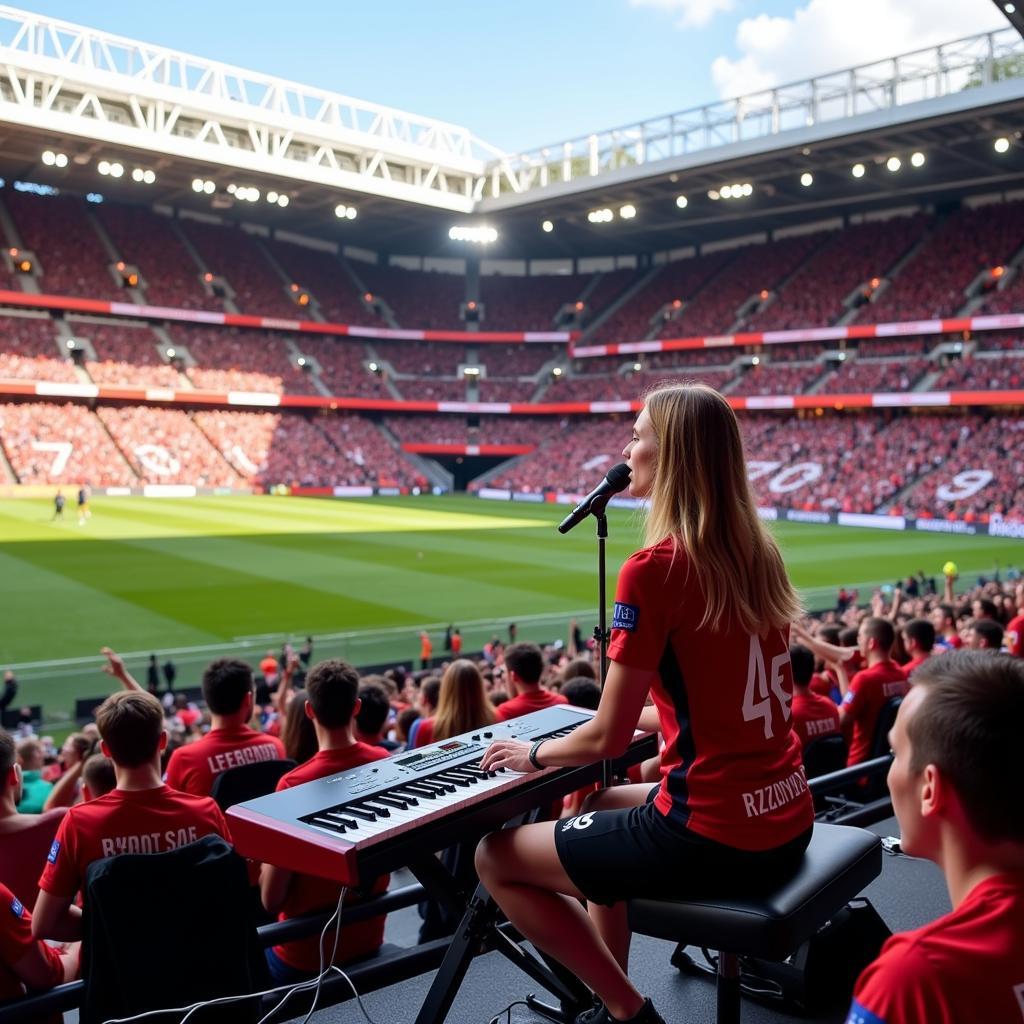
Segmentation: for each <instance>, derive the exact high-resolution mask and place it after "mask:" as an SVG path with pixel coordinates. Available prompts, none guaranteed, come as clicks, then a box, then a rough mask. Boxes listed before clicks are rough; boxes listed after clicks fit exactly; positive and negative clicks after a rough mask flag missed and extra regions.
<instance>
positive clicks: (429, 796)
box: [227, 704, 657, 885]
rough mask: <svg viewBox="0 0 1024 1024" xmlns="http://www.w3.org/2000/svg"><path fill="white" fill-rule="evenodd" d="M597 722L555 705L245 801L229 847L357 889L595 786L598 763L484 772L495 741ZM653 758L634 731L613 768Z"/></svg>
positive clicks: (232, 821) (649, 737)
mask: <svg viewBox="0 0 1024 1024" xmlns="http://www.w3.org/2000/svg"><path fill="white" fill-rule="evenodd" d="M592 717H593V712H592V711H587V710H585V709H583V708H576V707H572V706H570V705H567V704H559V705H555V706H553V707H549V708H544V709H543V710H541V711H534V712H532V713H530V714H528V715H523V716H522V717H521V718H514V719H512V720H511V721H508V722H497V723H495V724H494V725H489V726H486V727H483V728H480V729H476V730H474V731H473V732H469V733H463V734H462V735H460V736H453V737H451V738H450V739H446V740H439V741H438V742H436V743H432V744H429V745H427V746H425V747H419V748H417V749H415V750H408V751H404V752H402V753H398V754H395V755H394V756H392V757H389V758H387V759H386V760H382V761H372V762H370V763H369V764H365V765H360V766H359V767H358V768H353V769H351V770H349V771H344V772H339V773H338V774H337V775H330V776H326V777H324V778H322V779H316V780H314V781H313V782H307V783H304V784H303V785H301V786H295V787H294V788H292V789H285V790H282V791H281V792H279V793H271V794H270V795H268V796H264V797H259V798H258V799H255V800H247V801H245V802H244V803H240V804H236V805H235V806H233V807H231V808H229V809H228V812H227V816H228V824H229V826H230V829H231V838H232V841H233V843H234V844H235V848H236V849H237V850H238V852H239V853H241V854H242V855H243V856H246V857H251V858H253V859H255V860H260V861H265V862H266V863H269V864H275V865H278V866H279V867H283V868H288V869H289V870H292V871H301V872H303V873H304V874H313V875H320V876H322V877H324V878H330V879H334V880H336V881H339V882H343V883H346V884H348V885H356V884H359V882H360V881H361V880H364V879H372V878H374V877H375V876H376V875H378V874H381V873H383V872H386V871H391V870H394V869H395V868H398V867H401V866H403V865H405V864H407V863H408V862H409V860H410V859H411V858H412V857H421V856H422V855H423V854H424V853H431V852H433V851H435V850H439V849H443V848H444V847H445V846H450V845H452V844H453V843H456V842H459V841H461V840H463V839H468V838H470V837H471V836H473V835H474V834H476V835H479V834H481V832H482V831H487V830H490V829H493V828H500V827H501V826H502V825H503V824H504V823H505V822H506V821H508V820H509V819H510V818H512V817H514V816H516V815H518V814H522V813H525V812H526V811H529V810H531V809H533V808H536V807H544V806H546V805H548V804H550V803H551V802H552V801H553V800H556V799H559V798H560V797H562V796H564V795H565V794H566V793H571V792H573V791H574V790H576V789H579V788H580V787H582V786H585V785H588V784H590V783H592V782H596V781H598V780H599V779H600V777H601V763H600V762H596V763H594V764H591V765H582V766H577V767H572V768H558V767H554V768H545V769H543V770H542V771H539V772H529V773H525V774H524V773H521V772H512V771H509V770H507V769H501V770H499V771H492V772H486V771H484V770H483V769H482V768H481V767H480V760H481V758H482V757H483V754H484V751H485V750H486V749H487V747H488V746H490V744H491V743H492V742H493V741H494V740H497V739H518V740H524V741H526V742H528V743H533V742H535V741H536V740H539V739H554V738H556V737H558V736H565V735H567V734H568V733H569V732H571V731H572V730H573V729H575V728H576V727H577V726H579V725H582V724H583V723H584V722H586V721H588V720H589V719H590V718H592ZM655 753H657V744H656V739H655V736H654V735H653V734H651V733H642V732H639V731H638V732H636V733H635V734H634V737H633V741H632V743H631V744H630V746H629V749H628V750H627V752H626V754H625V755H624V756H623V757H622V758H620V759H618V760H617V761H616V762H615V764H616V767H617V768H618V769H619V770H622V769H624V767H625V766H627V765H630V764H635V763H637V762H639V761H642V760H644V759H646V758H648V757H650V756H652V755H653V754H655Z"/></svg>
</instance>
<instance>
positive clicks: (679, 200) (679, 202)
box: [676, 196, 690, 210]
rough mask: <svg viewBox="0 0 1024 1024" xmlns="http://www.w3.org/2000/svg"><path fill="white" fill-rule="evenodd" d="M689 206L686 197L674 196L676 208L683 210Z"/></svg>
mask: <svg viewBox="0 0 1024 1024" xmlns="http://www.w3.org/2000/svg"><path fill="white" fill-rule="evenodd" d="M689 204H690V200H689V199H687V198H686V196H676V206H678V207H679V209H680V210H685V209H686V207H687V206H689Z"/></svg>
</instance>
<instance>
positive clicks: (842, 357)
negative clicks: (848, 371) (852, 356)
mask: <svg viewBox="0 0 1024 1024" xmlns="http://www.w3.org/2000/svg"><path fill="white" fill-rule="evenodd" d="M839 362H841V363H845V362H846V353H845V352H840V353H839Z"/></svg>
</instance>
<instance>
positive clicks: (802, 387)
mask: <svg viewBox="0 0 1024 1024" xmlns="http://www.w3.org/2000/svg"><path fill="white" fill-rule="evenodd" d="M823 372H824V367H823V366H822V365H821V363H786V364H784V365H782V366H773V365H772V364H771V363H764V362H762V363H760V364H758V365H757V366H751V367H750V368H749V369H748V370H747V371H746V372H744V373H741V374H740V376H739V379H738V380H736V381H735V383H732V384H730V385H728V388H727V390H728V394H730V395H799V394H802V393H803V392H804V391H807V390H809V389H810V387H811V385H812V384H814V382H815V381H817V380H819V379H820V378H821V375H822V373H823Z"/></svg>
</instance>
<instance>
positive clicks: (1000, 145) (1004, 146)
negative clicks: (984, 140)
mask: <svg viewBox="0 0 1024 1024" xmlns="http://www.w3.org/2000/svg"><path fill="white" fill-rule="evenodd" d="M992 148H993V149H994V150H995V151H996V152H997V153H1005V152H1006V151H1007V150H1008V149H1009V148H1010V140H1009V139H1008V138H1007V137H1006V136H1005V135H1001V136H1000V137H999V138H998V139H996V141H995V142H993V143H992Z"/></svg>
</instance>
